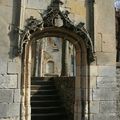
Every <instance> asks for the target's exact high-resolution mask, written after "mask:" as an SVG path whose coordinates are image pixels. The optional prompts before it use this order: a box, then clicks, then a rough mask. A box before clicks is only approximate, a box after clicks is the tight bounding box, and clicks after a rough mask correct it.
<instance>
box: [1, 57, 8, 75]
mask: <svg viewBox="0 0 120 120" xmlns="http://www.w3.org/2000/svg"><path fill="white" fill-rule="evenodd" d="M0 68H1V69H0V74H6V72H7V60H6V59H4V58H0Z"/></svg>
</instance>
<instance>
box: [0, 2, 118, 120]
mask: <svg viewBox="0 0 120 120" xmlns="http://www.w3.org/2000/svg"><path fill="white" fill-rule="evenodd" d="M52 2H54V1H51V0H19V1H18V0H0V31H1V32H0V120H30V119H31V104H30V102H31V100H30V91H31V89H30V86H31V83H30V78H31V77H32V76H37V77H38V76H42V77H44V76H50V75H52V76H56V75H57V76H58V77H60V76H61V69H62V66H61V64H59V63H60V62H61V60H62V58H61V56H62V55H61V54H62V53H64V52H62V42H60V40H58V41H57V42H56V40H54V39H55V37H56V38H57V39H61V38H62V39H63V38H67V47H66V48H67V53H69V55H67V57H65V58H67V59H68V60H67V63H68V66H67V69H68V71H69V72H68V75H67V76H74V77H75V82H74V84H75V86H74V89H75V90H74V93H75V96H74V103H73V104H72V105H71V106H73V108H74V109H73V114H74V117H73V119H74V120H119V119H120V113H119V110H120V108H119V104H120V95H119V92H120V90H119V89H120V88H119V79H118V80H116V78H117V77H116V36H115V9H114V0H106V1H105V0H95V1H93V0H61V3H63V4H61V5H60V6H59V10H60V11H65V10H67V12H68V11H69V14H64V12H63V14H62V15H64V16H63V18H64V17H65V18H68V17H69V19H70V20H71V21H72V25H73V26H75V28H78V27H76V26H77V25H78V24H79V22H83V23H85V28H86V30H88V32H89V34H90V38H91V40H92V45H91V44H90V45H91V49H93V51H92V54H93V53H94V61H92V62H90V61H89V55H90V54H89V49H87V47H88V48H89V46H87V45H86V44H85V42H84V41H85V40H86V38H84V37H83V38H82V35H81V34H80V37H81V38H80V39H79V37H78V36H79V35H78V36H77V34H79V29H77V30H76V31H77V32H78V33H77V32H74V29H72V30H70V33H69V32H68V31H69V30H68V28H69V27H68V28H67V29H66V28H63V29H61V26H59V25H61V24H62V23H61V21H62V22H63V24H64V22H65V23H66V21H67V20H68V19H67V20H66V19H57V22H54V24H55V26H54V27H53V26H52V27H53V28H54V29H53V28H48V29H45V30H44V29H42V30H43V31H42V33H41V32H36V31H37V30H36V31H28V32H31V33H27V32H26V33H27V34H26V36H27V39H28V41H27V42H26V41H25V40H26V36H24V31H25V30H26V29H27V24H29V21H28V19H29V18H30V17H31V16H33V17H34V18H33V19H36V20H40V21H41V19H43V22H44V21H45V19H44V18H45V16H44V15H46V14H45V12H46V10H48V11H49V10H50V9H48V8H49V7H48V6H50V5H51V3H52ZM52 7H53V6H52ZM54 7H56V6H54ZM57 7H58V6H57ZM57 7H56V9H57ZM57 10H58V9H57ZM57 15H58V16H57V17H59V15H60V14H59V13H57ZM54 20H56V18H55V19H54ZM59 20H60V21H59ZM37 25H38V24H37ZM39 25H40V24H39ZM46 26H47V25H46V24H44V27H43V28H46ZM56 26H57V28H56ZM28 27H29V26H28ZM37 28H39V26H37ZM80 29H81V28H80ZM39 30H41V29H39ZM39 30H38V31H39ZM62 30H63V31H62ZM34 32H36V33H34ZM32 33H33V34H32ZM57 34H59V37H57ZM29 35H32V37H33V38H32V37H31V36H29ZM37 36H39V37H37ZM29 37H30V39H29ZM23 38H24V40H23ZM51 38H52V40H50V39H51ZM31 39H36V41H37V40H38V39H49V40H47V42H45V40H43V41H44V42H43V44H42V46H41V44H40V45H38V47H36V46H35V44H34V43H33V44H32V45H31ZM21 40H23V41H24V42H25V44H24V42H23V43H22V48H21V49H19V46H21ZM29 41H30V42H29ZM53 41H55V42H53ZM68 41H69V42H68ZM89 42H90V41H89ZM54 43H55V44H54ZM71 43H72V45H71ZM36 44H39V42H38V43H37V42H36ZM47 44H52V49H51V48H49V47H50V46H49V47H48V46H47ZM73 46H74V47H73ZM92 46H93V47H92ZM33 48H36V49H33ZM74 49H75V50H74ZM20 50H21V51H22V54H19V52H18V51H20ZM51 50H53V51H52V53H51ZM31 51H32V52H31ZM36 51H39V52H36ZM74 51H75V52H74ZM53 52H54V53H56V52H57V57H56V55H55V54H54V55H53ZM29 53H32V54H29ZM34 53H36V54H37V55H35V56H34ZM52 55H53V56H52ZM71 56H72V57H73V58H74V59H73V60H70V59H71ZM31 58H32V59H31ZM39 58H40V59H39ZM37 59H39V60H37ZM70 61H73V62H71V63H70ZM56 62H58V63H56ZM34 63H35V64H34ZM73 63H74V66H73ZM63 66H64V65H63ZM39 68H40V69H39ZM63 73H65V71H64V72H63ZM68 90H69V89H68ZM68 93H69V92H68Z"/></svg>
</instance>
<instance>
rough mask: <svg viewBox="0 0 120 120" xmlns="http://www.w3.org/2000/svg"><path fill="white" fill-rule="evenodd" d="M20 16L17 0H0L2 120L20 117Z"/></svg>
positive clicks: (0, 98) (0, 107)
mask: <svg viewBox="0 0 120 120" xmlns="http://www.w3.org/2000/svg"><path fill="white" fill-rule="evenodd" d="M16 13H17V14H16ZM19 18H20V3H19V2H18V1H17V0H14V1H13V0H0V31H1V32H0V120H19V119H20V101H21V96H20V92H21V91H20V87H21V84H20V76H21V74H20V72H21V71H20V68H21V64H20V59H19V58H18V57H16V48H17V40H18V34H17V33H16V32H15V31H14V25H15V26H18V25H19ZM13 24H14V25H13Z"/></svg>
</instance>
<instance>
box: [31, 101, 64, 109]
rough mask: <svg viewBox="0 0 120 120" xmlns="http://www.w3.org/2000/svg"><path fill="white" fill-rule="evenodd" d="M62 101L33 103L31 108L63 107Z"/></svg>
mask: <svg viewBox="0 0 120 120" xmlns="http://www.w3.org/2000/svg"><path fill="white" fill-rule="evenodd" d="M61 105H62V102H61V101H60V100H46V101H45V100H44V101H31V107H55V106H61Z"/></svg>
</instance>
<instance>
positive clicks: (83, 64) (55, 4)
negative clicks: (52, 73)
mask: <svg viewBox="0 0 120 120" xmlns="http://www.w3.org/2000/svg"><path fill="white" fill-rule="evenodd" d="M59 4H61V2H60V0H55V1H54V0H53V1H52V3H51V5H50V6H49V7H48V9H47V10H46V11H45V13H44V15H43V18H42V20H41V21H39V20H37V19H36V18H33V17H30V19H28V20H27V21H28V24H27V26H26V28H27V29H25V31H24V34H23V37H22V39H21V41H20V44H19V45H20V46H19V47H20V48H19V49H20V53H22V55H23V58H22V60H23V62H22V63H23V65H22V66H23V71H22V73H23V76H22V92H23V96H22V117H23V120H30V119H31V107H30V86H31V83H30V81H31V54H32V52H31V43H32V41H36V40H40V39H42V38H44V37H60V38H64V40H68V41H70V42H71V43H72V44H73V46H74V47H75V50H76V79H75V102H74V120H83V119H85V114H86V109H87V110H89V63H90V62H91V61H93V59H94V58H93V44H92V41H91V39H90V37H89V34H88V32H87V31H86V29H85V28H84V24H83V23H81V22H80V23H79V24H78V25H76V26H74V24H73V22H72V21H71V20H70V19H69V17H68V14H69V12H68V11H64V12H61V11H60V9H59ZM58 19H61V22H62V25H60V26H59V24H56V23H55V22H56V21H57V20H58ZM58 21H59V20H58ZM87 116H89V111H88V114H87Z"/></svg>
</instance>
